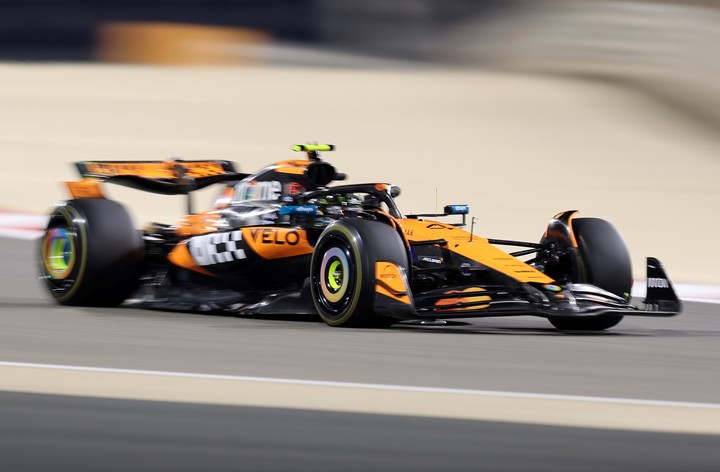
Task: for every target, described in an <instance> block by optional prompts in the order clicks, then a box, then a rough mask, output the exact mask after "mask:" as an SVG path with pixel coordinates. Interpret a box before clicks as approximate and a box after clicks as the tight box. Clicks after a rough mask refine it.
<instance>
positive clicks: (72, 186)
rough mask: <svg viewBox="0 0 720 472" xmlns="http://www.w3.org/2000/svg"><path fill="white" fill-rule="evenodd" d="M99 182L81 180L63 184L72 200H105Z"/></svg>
mask: <svg viewBox="0 0 720 472" xmlns="http://www.w3.org/2000/svg"><path fill="white" fill-rule="evenodd" d="M101 183H102V181H101V180H97V179H82V180H79V181H77V182H65V184H66V185H67V188H68V190H69V191H70V195H71V196H72V197H73V198H105V195H104V194H103V192H102V187H101V186H100V184H101Z"/></svg>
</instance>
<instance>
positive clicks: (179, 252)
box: [168, 241, 214, 277]
mask: <svg viewBox="0 0 720 472" xmlns="http://www.w3.org/2000/svg"><path fill="white" fill-rule="evenodd" d="M168 260H169V261H170V262H172V263H173V264H175V265H176V266H178V267H182V268H184V269H188V270H192V271H193V272H197V273H199V274H203V275H210V276H213V277H214V275H213V274H212V273H211V272H208V271H207V270H205V269H203V268H202V267H200V266H199V265H198V264H197V263H196V262H195V259H193V257H192V255H191V254H190V250H189V249H188V246H187V241H183V242H181V243H180V244H178V245H177V246H175V247H174V248H173V250H172V251H170V254H168Z"/></svg>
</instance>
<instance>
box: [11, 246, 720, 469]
mask: <svg viewBox="0 0 720 472" xmlns="http://www.w3.org/2000/svg"><path fill="white" fill-rule="evenodd" d="M32 253H33V244H32V243H30V242H27V241H16V240H8V239H0V260H2V261H3V265H2V266H0V361H2V362H18V363H41V364H60V365H75V366H88V367H98V368H115V369H141V370H151V371H169V372H195V373H202V374H218V375H237V376H258V377H272V378H291V379H310V380H321V381H335V382H359V383H371V384H392V385H408V386H423V387H440V388H457V389H484V390H497V391H512V392H531V393H547V394H564V395H583V396H596V397H597V396H601V397H619V398H634V399H642V400H667V401H679V402H704V403H718V401H719V399H720V375H718V373H719V370H720V369H719V368H718V366H720V343H718V338H719V337H720V306H719V305H705V304H695V303H689V304H687V306H686V311H685V313H683V314H682V315H681V316H679V317H676V318H669V319H650V318H632V319H627V318H626V319H625V320H624V321H623V322H622V323H621V324H620V325H619V326H618V327H616V328H615V329H612V330H610V331H608V332H604V333H597V334H584V335H581V334H572V333H561V332H558V331H556V330H554V329H553V328H552V327H551V326H550V325H549V324H548V323H547V322H546V321H545V320H543V319H535V318H529V317H519V318H496V319H485V320H471V321H467V322H463V323H453V324H450V325H448V326H439V327H417V326H413V327H395V328H391V329H388V330H345V329H331V328H329V327H327V326H325V325H324V324H322V323H320V322H319V321H317V320H315V319H309V320H303V319H299V318H298V319H281V320H275V319H249V318H236V317H224V316H222V317H221V316H211V315H200V314H182V313H165V312H150V311H143V310H137V309H129V308H120V309H92V308H81V309H77V308H67V307H58V306H56V305H54V304H53V303H51V302H50V301H49V300H48V298H47V296H46V295H45V294H44V292H43V289H42V286H41V285H40V284H39V281H38V280H37V278H36V272H35V266H34V264H33V255H32ZM4 382H5V381H4V380H3V379H2V378H0V391H2V390H6V389H4V388H3V384H4ZM292 404H293V403H292V402H289V403H288V407H287V408H259V407H249V406H242V405H233V406H231V405H205V404H202V402H198V403H194V402H192V403H191V402H171V401H139V400H125V399H117V398H90V397H84V396H83V397H78V396H69V395H43V394H38V393H37V392H36V393H25V392H7V391H6V392H2V393H0V419H2V421H0V470H10V471H14V470H368V469H376V470H555V471H558V470H611V469H614V470H717V469H718V467H720V457H719V456H718V455H717V450H718V447H719V446H720V436H718V435H707V434H671V433H667V432H665V433H662V432H653V431H640V430H634V429H632V428H629V429H625V430H620V429H604V428H599V427H581V428H578V427H560V426H552V425H547V424H523V423H522V422H496V421H479V420H475V421H467V420H459V419H452V418H437V417H428V416H426V415H424V414H418V415H416V416H412V415H403V416H395V415H387V414H382V415H381V414H367V413H363V414H360V413H352V412H337V411H317V410H308V409H301V408H293V407H292Z"/></svg>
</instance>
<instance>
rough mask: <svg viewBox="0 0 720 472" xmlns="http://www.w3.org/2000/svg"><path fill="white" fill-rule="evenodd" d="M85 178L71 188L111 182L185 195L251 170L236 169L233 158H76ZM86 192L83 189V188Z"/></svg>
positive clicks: (145, 189) (146, 190) (79, 196)
mask: <svg viewBox="0 0 720 472" xmlns="http://www.w3.org/2000/svg"><path fill="white" fill-rule="evenodd" d="M75 166H76V167H77V170H78V172H79V173H80V176H81V177H82V178H83V181H81V182H70V183H68V186H69V187H70V192H71V193H72V194H73V197H75V198H82V197H83V195H76V193H75V191H74V190H80V188H81V187H88V186H97V184H99V183H100V182H109V183H114V184H118V185H124V186H126V187H131V188H135V189H138V190H142V191H145V192H152V193H159V194H162V195H184V194H187V193H189V192H191V191H193V190H199V189H202V188H205V187H207V186H209V185H212V184H215V183H218V182H224V181H229V180H242V179H244V178H245V177H247V176H248V174H241V173H238V172H236V171H235V167H234V165H233V163H232V162H230V161H183V160H170V161H85V162H76V163H75ZM80 193H82V192H80Z"/></svg>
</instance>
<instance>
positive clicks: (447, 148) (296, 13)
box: [0, 0, 720, 284]
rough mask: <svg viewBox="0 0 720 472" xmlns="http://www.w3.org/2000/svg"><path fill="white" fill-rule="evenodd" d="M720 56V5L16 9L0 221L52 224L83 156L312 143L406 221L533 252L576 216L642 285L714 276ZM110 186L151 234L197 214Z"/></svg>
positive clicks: (4, 101) (320, 2) (278, 151)
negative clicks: (438, 221)
mask: <svg viewBox="0 0 720 472" xmlns="http://www.w3.org/2000/svg"><path fill="white" fill-rule="evenodd" d="M718 52H720V2H717V1H713V0H696V1H680V0H676V1H661V0H654V1H651V0H647V1H606V0H574V1H566V2H565V1H552V0H526V1H522V0H518V1H515V0H393V1H385V0H142V1H140V0H105V1H103V2H95V1H90V0H0V61H2V63H0V122H2V123H3V125H2V126H0V162H2V164H3V167H4V172H3V176H4V177H3V183H2V185H0V209H11V210H20V211H24V212H34V213H41V212H44V211H46V210H47V208H48V206H49V205H50V204H51V203H52V201H53V200H57V199H61V198H65V194H64V192H63V191H62V188H61V187H60V186H59V185H58V184H57V182H58V181H61V180H68V179H73V178H75V176H74V175H73V172H72V168H71V167H70V166H69V165H68V163H69V162H72V161H77V160H88V159H165V158H168V157H171V156H181V157H183V158H187V159H201V158H220V159H229V160H233V161H235V162H237V163H238V164H239V167H240V169H241V170H243V171H251V170H254V169H256V168H258V167H261V166H263V165H265V164H268V163H270V162H272V161H275V160H279V159H284V158H287V157H292V156H290V151H289V145H291V144H295V143H302V142H307V141H311V140H312V141H321V142H330V143H333V144H336V145H337V146H338V151H337V152H336V153H335V155H331V156H327V157H328V159H330V160H332V161H333V162H335V163H336V165H337V167H338V168H339V169H340V170H341V171H344V172H346V173H348V174H349V175H350V178H351V180H353V181H389V182H393V183H396V184H398V185H400V186H401V187H402V188H403V189H404V193H403V196H401V197H400V200H399V203H400V204H401V207H402V208H403V209H404V210H405V211H406V212H425V211H432V210H434V209H435V208H437V207H441V206H442V205H444V204H446V203H469V204H470V205H471V208H472V210H473V215H474V216H476V217H477V218H478V224H477V226H476V232H477V233H479V234H482V235H488V236H493V237H502V238H517V239H530V240H535V239H538V238H539V237H540V234H541V233H542V231H543V230H544V225H545V223H546V221H547V220H548V219H549V218H550V217H551V216H552V215H553V214H555V213H557V212H559V211H561V210H565V209H571V208H577V209H579V210H581V211H582V214H584V215H585V216H598V217H603V218H606V219H608V220H610V221H612V222H613V223H614V224H615V225H616V226H618V228H619V229H620V230H621V232H622V233H623V234H624V235H625V238H626V239H627V242H628V245H629V246H630V248H631V252H632V255H633V262H634V265H635V272H636V276H637V277H639V278H642V277H643V276H644V274H643V270H644V257H645V256H647V255H654V256H657V257H659V258H660V259H661V260H663V261H664V262H665V263H666V265H667V267H668V270H669V271H670V273H671V275H673V276H674V278H675V280H676V281H677V282H685V283H706V284H718V283H720V271H718V270H717V267H718V265H719V263H720V258H719V257H718V256H717V254H716V253H714V252H711V244H712V242H713V239H714V236H715V235H716V234H718V230H720V224H719V223H718V217H717V215H716V213H717V207H718V205H719V204H720V190H719V189H718V177H719V176H720V158H718V155H719V154H720V153H719V152H718V151H720V135H719V134H718V133H719V132H720V80H718V75H720V74H718V71H720V54H718ZM110 193H111V194H112V195H113V196H117V197H118V198H120V199H122V200H124V201H127V202H128V203H129V204H130V208H131V209H132V210H133V211H134V213H135V215H136V217H137V219H138V224H141V223H143V222H145V221H147V220H150V219H154V220H160V221H167V220H169V219H170V220H171V219H172V218H173V217H174V216H177V215H179V214H180V210H181V208H182V205H181V203H180V202H179V201H177V200H174V199H170V198H168V197H154V196H148V195H146V194H138V193H137V192H133V191H129V190H122V189H112V190H111V192H110ZM171 213H172V214H171Z"/></svg>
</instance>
